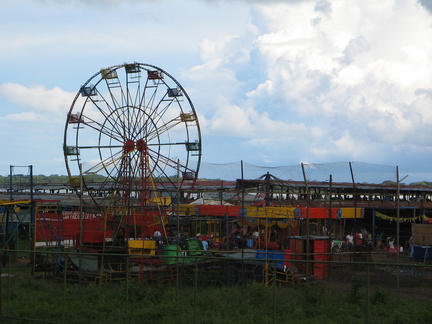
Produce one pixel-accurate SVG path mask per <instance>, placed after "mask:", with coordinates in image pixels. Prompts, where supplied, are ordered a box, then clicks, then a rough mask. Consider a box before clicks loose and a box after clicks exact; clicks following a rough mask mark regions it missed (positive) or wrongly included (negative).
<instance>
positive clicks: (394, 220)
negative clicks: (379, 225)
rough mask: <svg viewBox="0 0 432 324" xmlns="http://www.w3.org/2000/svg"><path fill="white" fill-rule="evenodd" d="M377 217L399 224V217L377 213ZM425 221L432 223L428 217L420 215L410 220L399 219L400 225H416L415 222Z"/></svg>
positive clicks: (431, 219)
mask: <svg viewBox="0 0 432 324" xmlns="http://www.w3.org/2000/svg"><path fill="white" fill-rule="evenodd" d="M375 216H376V217H378V218H381V219H384V220H386V221H389V222H397V221H398V220H397V217H393V216H388V215H386V214H383V213H380V212H375ZM419 220H423V221H426V222H430V221H432V218H430V217H427V216H426V215H420V216H416V217H409V218H399V223H414V222H415V221H419Z"/></svg>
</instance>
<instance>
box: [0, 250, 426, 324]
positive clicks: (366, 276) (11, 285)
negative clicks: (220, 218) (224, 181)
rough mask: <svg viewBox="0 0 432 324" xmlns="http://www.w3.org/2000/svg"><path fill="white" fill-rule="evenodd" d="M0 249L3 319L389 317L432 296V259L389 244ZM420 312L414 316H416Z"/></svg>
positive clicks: (401, 315)
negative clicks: (285, 248)
mask: <svg viewBox="0 0 432 324" xmlns="http://www.w3.org/2000/svg"><path fill="white" fill-rule="evenodd" d="M4 252H5V253H4V254H3V256H2V267H1V291H0V302H1V304H0V305H1V309H0V310H1V313H0V318H1V319H2V322H4V323H83V322H87V323H114V322H119V321H120V322H122V323H140V322H142V321H143V320H146V321H147V322H164V323H170V322H173V323H174V322H175V323H205V322H207V323H208V322H210V323H222V322H225V323H246V322H248V320H252V318H250V317H249V316H248V315H247V314H245V312H246V313H247V312H249V311H251V308H253V309H259V310H260V312H261V313H260V314H259V315H258V314H257V313H254V318H255V320H257V321H258V322H262V323H275V322H279V321H281V320H284V321H285V322H287V323H290V322H293V323H295V322H297V321H304V320H306V322H307V320H309V321H312V322H313V321H315V320H319V318H325V316H331V314H334V313H335V311H334V310H333V309H341V311H340V316H342V317H341V318H343V316H348V315H347V314H346V311H345V310H344V311H342V310H343V309H345V308H347V307H352V311H349V312H348V313H349V314H351V316H352V318H351V320H354V322H369V323H375V322H378V321H381V323H390V322H397V319H399V318H402V319H403V318H405V316H407V315H406V314H405V311H406V312H411V311H412V309H411V307H413V306H412V305H411V304H408V305H407V304H406V302H408V301H410V302H414V303H416V304H417V306H418V307H419V309H420V307H424V305H427V303H430V302H431V301H432V285H431V279H432V265H431V264H428V262H423V260H415V259H412V258H409V257H408V256H404V255H390V254H388V253H386V252H374V251H371V252H366V253H365V252H363V253H358V252H344V251H336V252H332V253H329V254H321V255H318V254H311V255H307V256H306V255H304V254H301V255H298V254H287V253H284V252H282V251H250V250H238V251H231V252H226V251H207V252H206V253H197V252H196V251H182V252H181V253H177V252H176V254H174V255H171V256H167V257H165V258H162V257H159V258H158V259H155V258H150V257H131V256H130V255H123V254H112V253H110V254H108V255H101V254H99V255H97V256H95V255H94V254H78V253H76V252H66V251H65V252H59V251H57V252H54V251H44V252H31V251H13V250H9V251H4ZM191 253H192V255H191ZM323 259H325V260H326V261H323ZM71 260H74V262H71ZM91 262H94V263H95V264H97V267H98V271H91V270H90V268H91V267H92V266H91V264H90V263H91ZM78 264H79V265H81V270H80V269H78V268H77V265H78ZM86 269H87V270H86ZM215 295H216V296H217V298H216V297H215ZM336 296H338V297H336ZM203 299H205V301H203ZM395 303H396V304H395ZM398 305H399V306H398ZM227 307H228V308H227ZM261 307H262V308H261ZM399 307H406V309H405V310H401V309H400V308H399ZM231 308H232V309H231ZM242 308H243V310H242ZM389 308H390V309H389ZM359 309H360V310H359ZM421 309H422V308H421ZM395 312H396V313H395ZM397 312H399V313H397ZM417 312H418V310H417ZM336 313H337V312H336ZM224 314H230V316H232V315H235V316H236V318H235V319H234V318H224V316H225V315H224ZM377 314H381V315H377ZM382 314H385V316H384V315H382ZM419 314H420V313H418V314H417V315H416V316H417V317H412V318H411V319H416V320H414V321H412V322H418V323H421V322H422V321H421V320H420V321H419V317H418V316H420V315H419ZM239 316H240V317H239ZM377 316H378V317H377ZM421 316H423V315H421ZM391 318H393V320H392V321H387V320H389V319H391ZM394 318H396V319H394ZM324 322H328V323H339V322H341V321H340V320H339V319H333V320H331V321H329V320H326V321H324ZM425 323H426V322H425Z"/></svg>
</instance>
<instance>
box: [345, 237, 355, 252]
mask: <svg viewBox="0 0 432 324" xmlns="http://www.w3.org/2000/svg"><path fill="white" fill-rule="evenodd" d="M346 244H347V248H348V251H352V248H353V246H354V236H353V234H352V233H348V235H347V236H346Z"/></svg>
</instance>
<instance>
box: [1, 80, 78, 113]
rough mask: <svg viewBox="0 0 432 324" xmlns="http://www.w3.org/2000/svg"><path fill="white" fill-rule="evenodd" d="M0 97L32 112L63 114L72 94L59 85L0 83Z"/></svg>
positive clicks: (66, 109)
mask: <svg viewBox="0 0 432 324" xmlns="http://www.w3.org/2000/svg"><path fill="white" fill-rule="evenodd" d="M0 97H3V98H5V99H6V100H8V101H10V102H12V103H14V104H16V105H18V106H20V107H22V108H24V109H30V110H32V111H33V113H36V112H41V113H44V114H46V113H49V114H54V115H63V116H65V112H66V111H68V106H69V105H70V103H71V102H72V99H73V94H71V93H69V92H66V91H64V90H62V89H60V88H59V87H55V88H53V89H47V88H46V87H44V86H43V85H33V86H29V87H27V86H23V85H20V84H16V83H4V84H1V85H0ZM15 116H16V115H15Z"/></svg>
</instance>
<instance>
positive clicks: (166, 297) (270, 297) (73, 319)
mask: <svg viewBox="0 0 432 324" xmlns="http://www.w3.org/2000/svg"><path fill="white" fill-rule="evenodd" d="M1 285H2V287H1V300H0V301H1V317H0V322H1V323H68V324H69V323H70V324H74V323H77V324H81V323H90V324H98V323H101V324H109V323H116V324H118V323H206V324H209V323H215V324H217V323H320V324H324V323H350V324H353V323H380V324H384V323H429V322H430V303H429V302H428V301H427V300H424V299H423V300H422V299H419V298H415V297H413V298H405V297H403V298H401V297H400V296H395V295H392V294H391V293H390V292H389V291H386V290H383V289H373V288H372V289H370V291H368V292H365V290H364V287H362V284H361V282H360V281H358V280H353V283H352V285H351V287H349V288H348V289H345V290H340V289H338V288H337V287H334V286H332V285H329V284H327V283H325V282H324V283H321V284H319V285H314V286H309V287H295V288H292V287H267V288H266V287H265V286H264V285H263V284H258V283H256V284H249V285H246V286H244V287H211V288H194V287H179V288H176V287H174V286H168V285H162V284H149V283H144V282H135V281H129V282H128V283H126V282H117V283H114V284H110V285H107V286H104V287H96V286H90V285H73V284H64V283H62V282H59V281H55V280H53V279H43V278H39V279H34V278H32V277H30V276H29V275H24V274H21V275H18V276H16V277H14V278H2V281H1ZM429 288H430V287H429Z"/></svg>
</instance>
